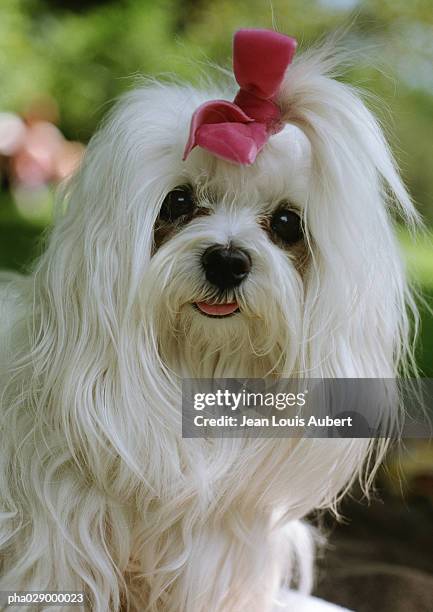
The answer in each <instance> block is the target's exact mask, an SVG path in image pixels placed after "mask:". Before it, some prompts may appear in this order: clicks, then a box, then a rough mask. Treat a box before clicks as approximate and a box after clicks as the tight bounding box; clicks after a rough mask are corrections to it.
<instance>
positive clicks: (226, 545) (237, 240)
mask: <svg viewBox="0 0 433 612" xmlns="http://www.w3.org/2000/svg"><path fill="white" fill-rule="evenodd" d="M295 49H296V41H295V40H294V39H293V38H290V37H287V36H284V35H282V34H278V33H276V32H271V31H266V30H240V31H239V32H237V33H236V35H235V37H234V48H233V67H234V77H235V79H233V81H231V80H230V83H229V84H228V85H227V87H226V88H217V87H216V86H215V87H208V88H207V89H206V91H202V90H197V89H195V88H193V87H191V86H185V85H180V84H174V83H166V82H157V81H147V82H146V83H145V84H144V85H143V86H141V87H139V88H138V89H136V90H135V91H132V92H131V93H128V94H127V95H126V96H125V97H124V98H123V99H122V100H121V101H120V103H119V104H118V105H117V106H116V107H115V109H114V111H113V112H112V113H111V115H110V117H109V118H108V120H107V121H106V122H105V124H104V125H103V126H102V128H101V130H100V131H99V132H98V133H97V134H96V135H95V136H94V138H93V139H92V140H91V142H90V144H89V146H88V149H87V152H86V154H85V157H84V160H83V162H82V164H81V166H80V168H79V169H78V170H77V172H76V173H75V175H74V176H73V177H72V178H71V179H70V180H69V181H68V182H67V184H65V185H64V186H63V187H62V189H61V191H60V193H59V197H58V207H57V209H56V210H57V213H56V216H55V221H54V227H53V229H52V231H51V234H50V237H49V240H48V245H47V249H46V251H45V253H44V254H43V255H42V257H41V258H40V259H39V260H38V262H37V263H36V264H35V266H34V269H33V272H32V274H31V275H30V276H28V277H16V278H13V279H10V280H7V279H6V278H4V279H3V280H4V282H3V283H2V287H3V289H2V301H1V303H2V322H3V325H2V334H1V341H2V345H1V351H0V353H1V361H2V369H1V376H2V388H1V430H2V445H1V462H0V483H1V484H0V486H1V512H0V565H1V577H0V589H2V590H8V591H11V590H13V591H17V590H21V591H22V590H26V591H70V592H72V591H73V592H79V594H78V595H77V597H82V595H80V593H84V597H85V600H86V601H87V602H88V604H82V606H81V607H83V606H85V605H89V608H90V609H91V610H92V611H93V612H107V610H110V611H118V610H130V611H136V612H137V611H140V612H144V611H147V612H162V611H163V612H271V611H272V612H274V611H283V610H293V611H295V612H301V611H303V610H305V611H312V610H330V609H335V608H334V606H332V605H331V604H327V603H326V602H321V601H320V600H318V599H316V598H314V597H311V596H310V595H309V593H310V592H311V588H312V582H313V575H314V574H313V557H314V548H315V540H316V537H315V532H314V531H313V529H312V527H309V526H308V525H307V524H306V523H305V522H304V519H305V517H306V516H307V515H308V514H309V513H310V512H312V511H313V510H318V509H329V508H331V509H334V510H335V509H336V504H337V503H338V500H339V499H340V498H341V496H342V495H343V494H344V493H345V491H347V489H348V488H349V487H350V485H351V484H352V483H353V482H354V480H355V479H357V478H359V477H360V478H361V479H362V480H363V482H364V483H366V486H368V481H369V480H371V473H372V470H373V471H374V468H375V466H377V465H378V462H379V461H380V459H381V457H382V455H383V448H384V446H383V444H382V445H379V450H377V449H378V447H377V445H375V444H373V442H372V441H371V440H369V439H353V438H348V439H300V438H297V439H294V438H291V439H290V438H288V439H281V438H266V439H264V438H261V439H260V438H256V439H239V438H236V439H229V438H220V439H208V438H200V439H186V438H182V435H181V382H182V379H184V378H197V379H202V378H208V379H212V378H239V377H250V378H259V379H269V378H273V379H275V378H281V377H285V378H290V377H297V376H298V377H301V376H303V377H316V378H346V377H348V378H351V377H352V378H375V377H388V378H392V377H395V376H396V375H397V373H398V372H399V371H401V368H405V367H407V365H408V363H410V361H411V355H412V352H411V339H410V338H411V332H410V329H411V319H412V314H411V312H412V311H414V304H413V299H412V297H411V293H410V291H409V289H408V286H407V283H406V280H405V273H404V267H403V264H402V260H401V257H400V254H399V249H398V244H397V241H396V237H395V234H394V231H393V224H392V220H391V216H390V215H391V212H392V209H394V208H395V209H396V210H397V211H398V212H399V213H400V215H402V216H403V218H404V219H405V220H406V221H407V222H409V223H411V224H414V223H416V221H417V215H416V212H415V210H414V208H413V206H412V204H411V201H410V199H409V196H408V194H407V192H406V190H405V187H404V186H403V184H402V181H401V179H400V178H399V175H398V172H397V170H396V166H395V163H394V161H393V159H392V156H391V154H390V151H389V148H388V146H387V144H386V141H385V139H384V137H383V134H382V131H381V129H380V127H379V125H378V122H377V121H376V120H375V119H374V117H373V116H372V114H371V113H370V112H369V110H367V108H366V106H365V105H364V103H363V102H362V101H361V98H360V96H359V95H358V92H357V91H356V90H355V89H354V88H353V87H351V86H349V85H347V84H344V83H343V82H341V81H340V80H338V79H336V78H335V77H336V72H335V70H336V66H337V64H338V58H337V54H336V53H334V52H333V51H332V50H330V47H329V45H325V46H322V47H320V48H317V49H314V50H311V51H309V52H306V53H304V54H299V55H298V56H296V57H295V58H294V55H295ZM226 77H227V74H226ZM235 80H236V83H235ZM231 100H233V102H232V101H231ZM366 465H368V468H369V469H368V474H369V475H368V474H367V475H366V471H367V470H366V469H365V466H366ZM44 609H45V608H44ZM47 609H50V610H52V609H57V608H56V607H54V608H53V607H49V608H48V607H47ZM58 609H59V610H60V609H61V610H65V609H71V610H76V609H77V607H76V606H72V604H71V605H70V606H68V605H67V606H66V607H65V606H63V607H60V606H59V608H58Z"/></svg>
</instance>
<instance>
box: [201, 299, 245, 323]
mask: <svg viewBox="0 0 433 612" xmlns="http://www.w3.org/2000/svg"><path fill="white" fill-rule="evenodd" d="M193 306H194V308H195V309H196V310H198V311H199V312H200V313H201V314H203V315H205V316H206V317H211V318H213V319H221V318H225V317H232V316H233V315H234V314H236V313H237V312H239V305H238V303H237V302H229V303H227V304H210V303H209V302H194V304H193Z"/></svg>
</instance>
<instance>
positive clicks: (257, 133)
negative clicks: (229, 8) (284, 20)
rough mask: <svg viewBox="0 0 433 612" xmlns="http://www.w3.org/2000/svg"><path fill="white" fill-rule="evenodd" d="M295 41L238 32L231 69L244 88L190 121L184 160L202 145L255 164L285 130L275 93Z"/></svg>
mask: <svg viewBox="0 0 433 612" xmlns="http://www.w3.org/2000/svg"><path fill="white" fill-rule="evenodd" d="M296 44H297V43H296V40H295V39H294V38H290V37H289V36H284V35H283V34H278V33H277V32H273V31H271V30H238V31H237V32H236V34H235V36H234V39H233V71H234V74H235V78H236V81H237V82H238V84H239V86H240V89H239V91H238V93H237V95H236V97H235V99H234V101H233V102H227V101H226V100H211V101H209V102H205V103H204V104H202V105H201V106H199V107H198V108H197V110H196V111H195V112H194V114H193V116H192V120H191V128H190V133H189V138H188V142H187V143H186V147H185V152H184V155H183V159H184V160H185V159H186V158H187V156H188V155H189V153H190V152H191V150H192V149H193V148H194V147H196V146H199V147H202V148H203V149H206V150H207V151H210V152H211V153H213V154H214V155H216V156H217V157H221V158H222V159H225V160H227V161H230V162H235V163H237V164H252V163H254V161H255V159H256V157H257V154H258V153H259V151H261V149H262V148H263V146H264V145H265V144H266V143H267V141H268V139H269V137H270V136H272V134H276V133H277V132H279V131H281V130H282V128H283V123H282V121H281V112H280V109H279V108H278V106H277V104H276V103H275V101H274V100H275V97H276V95H277V93H278V90H279V88H280V85H281V82H282V80H283V78H284V74H285V72H286V69H287V66H288V65H289V64H290V63H291V61H292V59H293V56H294V54H295V51H296Z"/></svg>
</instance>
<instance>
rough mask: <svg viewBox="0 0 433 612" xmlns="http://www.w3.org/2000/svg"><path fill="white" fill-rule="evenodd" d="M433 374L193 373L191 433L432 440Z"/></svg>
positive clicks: (185, 394)
mask: <svg viewBox="0 0 433 612" xmlns="http://www.w3.org/2000/svg"><path fill="white" fill-rule="evenodd" d="M431 417H433V379H431V378H425V379H414V378H413V379H395V378H392V379H391V378H390V379H388V378H383V379H379V378H363V379H359V378H350V379H348V378H332V379H313V378H310V379H283V380H279V381H276V382H269V381H265V380H263V379H241V378H236V379H233V378H227V379H185V380H184V381H183V386H182V435H183V437H184V438H220V437H256V438H259V437H275V438H276V437H285V438H287V437H296V438H299V437H305V438H430V437H431V436H432V431H433V429H432V422H431Z"/></svg>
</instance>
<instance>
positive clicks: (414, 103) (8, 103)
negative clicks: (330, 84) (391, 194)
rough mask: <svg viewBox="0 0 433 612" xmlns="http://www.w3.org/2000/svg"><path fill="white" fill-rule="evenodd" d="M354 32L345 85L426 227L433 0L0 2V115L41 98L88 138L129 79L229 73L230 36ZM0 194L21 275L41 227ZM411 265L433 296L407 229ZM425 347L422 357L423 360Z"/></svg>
mask: <svg viewBox="0 0 433 612" xmlns="http://www.w3.org/2000/svg"><path fill="white" fill-rule="evenodd" d="M349 24H350V26H351V27H350V28H348V30H347V32H346V34H345V35H344V44H345V46H346V47H348V48H350V49H352V50H353V56H354V58H355V62H354V65H353V67H352V68H351V69H350V70H349V71H348V73H347V78H348V80H350V81H351V82H352V83H354V84H356V85H359V86H360V87H362V88H364V89H365V90H366V91H367V92H369V93H370V94H372V95H369V96H368V98H367V103H368V104H369V105H370V106H371V107H372V108H373V110H374V111H375V112H376V114H377V115H378V116H379V118H380V120H381V121H382V123H383V125H384V127H385V129H386V131H387V134H388V138H389V140H390V143H391V145H392V148H393V150H394V152H395V154H396V157H397V160H398V163H399V165H400V167H401V168H402V172H403V176H404V179H405V181H406V183H407V185H408V186H409V189H410V191H411V193H412V195H413V197H414V200H415V202H416V203H417V206H418V207H419V209H420V211H421V214H422V215H423V216H424V218H425V220H426V221H427V223H429V224H431V223H433V204H432V197H431V196H432V194H433V157H432V154H431V143H432V141H433V121H432V119H433V36H432V34H433V7H432V0H411V1H410V2H408V1H407V0H236V1H234V0H160V1H152V0H117V1H115V0H112V1H111V2H110V1H102V0H87V1H86V0H1V2H0V82H1V84H2V87H1V88H0V111H8V110H10V111H14V112H18V113H25V112H26V109H28V108H29V106H30V105H31V104H32V102H33V101H34V100H36V99H38V98H39V97H41V96H45V95H49V96H51V97H52V98H53V99H54V100H55V101H56V102H57V104H58V107H59V111H60V116H59V127H60V129H61V130H62V131H63V133H64V134H65V135H66V136H67V137H68V138H70V139H73V140H80V141H83V142H86V141H87V140H88V139H89V138H90V136H91V135H92V133H93V132H94V131H95V129H96V127H97V124H98V122H99V121H100V119H101V117H102V116H103V115H104V114H105V113H106V112H107V110H108V108H109V107H110V106H111V104H112V103H113V101H114V100H115V99H116V98H117V97H118V96H119V95H120V94H121V93H122V92H123V91H125V90H126V89H128V88H130V87H132V86H133V83H134V78H131V77H134V76H136V75H141V74H147V75H164V74H167V73H169V74H175V75H177V76H178V77H180V78H183V79H186V80H188V81H192V82H197V81H199V80H200V78H201V76H203V75H208V74H209V73H210V72H212V70H211V68H210V67H209V65H208V62H209V61H212V62H217V63H222V64H223V65H228V64H229V62H230V56H231V39H232V34H233V31H234V30H236V29H237V28H239V27H275V28H276V29H278V30H279V31H282V32H286V33H288V34H291V35H293V36H295V37H297V38H298V41H299V43H300V48H301V50H302V48H305V47H308V45H310V44H311V43H313V42H315V41H316V40H317V39H321V38H323V37H324V36H325V35H326V34H328V33H330V32H332V31H334V30H335V29H337V28H341V27H343V28H344V27H346V26H348V25H349ZM5 193H6V192H5V191H4V192H3V196H2V197H1V198H0V267H4V266H6V267H11V268H20V267H22V265H23V263H25V262H27V261H29V260H30V259H31V258H32V257H33V256H34V255H35V253H36V251H37V246H36V244H37V239H38V237H39V234H40V228H38V227H35V226H33V225H31V224H30V223H29V222H28V221H27V222H26V221H25V220H24V219H22V218H20V217H19V215H18V213H17V211H16V210H15V208H14V206H13V204H12V202H11V201H10V198H9V197H8V196H7V194H6V196H5ZM402 235H403V244H404V246H405V248H406V252H407V253H408V256H409V268H410V270H411V271H412V273H413V275H414V276H415V277H416V278H417V279H418V280H419V281H420V282H421V283H422V286H423V287H424V288H425V290H426V291H427V292H430V295H431V294H432V292H433V287H432V285H433V280H432V279H433V247H431V244H430V243H429V242H428V241H427V240H425V241H424V242H422V243H421V244H418V245H414V244H413V243H411V242H410V241H409V240H408V238H407V234H404V232H403V234H402ZM424 314H425V321H426V323H425V326H424V336H423V347H424V349H423V350H424V355H423V363H424V369H425V370H426V371H427V372H430V373H431V374H433V346H432V343H433V329H432V328H431V326H432V320H431V317H428V316H427V314H426V312H425V313H424ZM426 351H427V354H426Z"/></svg>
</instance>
